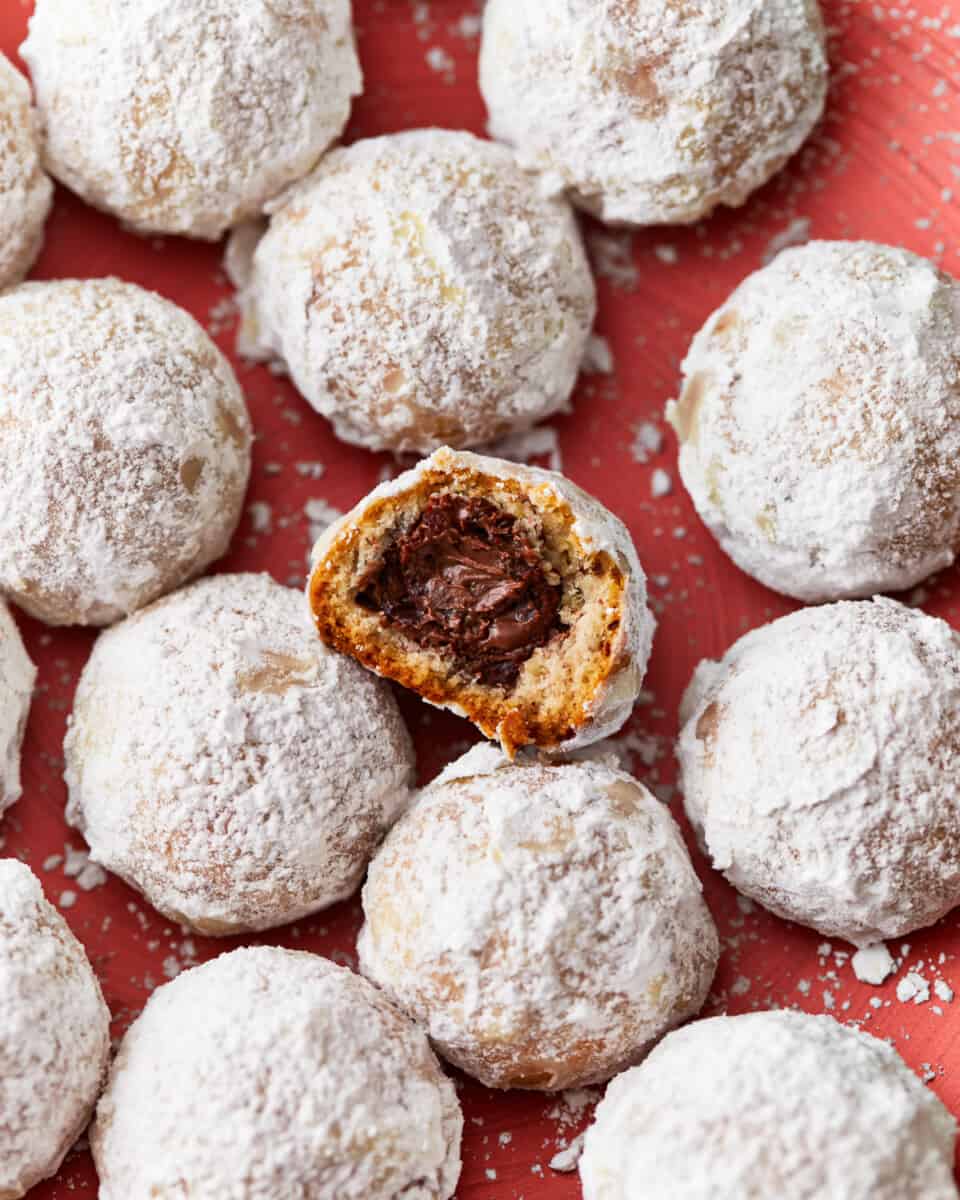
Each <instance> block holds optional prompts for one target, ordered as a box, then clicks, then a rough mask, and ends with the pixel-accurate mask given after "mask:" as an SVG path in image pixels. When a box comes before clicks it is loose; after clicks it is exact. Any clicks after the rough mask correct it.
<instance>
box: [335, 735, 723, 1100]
mask: <svg viewBox="0 0 960 1200" xmlns="http://www.w3.org/2000/svg"><path fill="white" fill-rule="evenodd" d="M363 909H364V914H365V916H366V923H365V924H364V926H363V929H362V931H361V933H360V939H359V942H358V946H357V948H358V952H359V956H360V968H361V970H362V971H363V973H364V974H365V975H366V976H367V977H368V978H369V979H371V980H372V981H373V982H374V983H375V984H377V985H378V986H379V987H381V988H382V989H383V990H384V992H385V993H386V994H387V996H388V997H389V998H390V999H391V1000H393V1002H394V1003H395V1004H396V1005H397V1006H398V1007H399V1008H401V1009H402V1010H403V1011H404V1012H406V1013H407V1014H408V1015H409V1016H410V1017H412V1018H413V1019H414V1020H415V1021H416V1022H417V1023H418V1024H419V1025H421V1026H422V1027H423V1028H424V1029H425V1030H426V1031H427V1033H428V1034H429V1035H430V1038H431V1039H432V1041H433V1044H434V1045H435V1046H436V1048H437V1049H438V1050H439V1052H440V1053H441V1054H442V1055H443V1056H444V1057H445V1058H447V1059H449V1060H450V1062H452V1063H454V1064H456V1066H458V1067H460V1068H462V1069H463V1070H464V1071H466V1072H467V1073H468V1074H470V1075H473V1076H475V1077H476V1078H477V1079H479V1080H480V1082H481V1083H484V1084H486V1085H487V1087H496V1088H510V1087H520V1088H536V1089H542V1090H545V1091H554V1090H556V1089H558V1088H568V1087H580V1086H582V1085H584V1084H590V1083H599V1082H601V1081H602V1080H604V1079H609V1077H610V1076H611V1075H613V1074H615V1073H616V1072H617V1071H622V1070H623V1069H624V1067H627V1066H630V1065H631V1064H632V1063H635V1062H638V1061H639V1060H640V1059H641V1058H642V1057H643V1055H644V1053H645V1052H646V1051H647V1050H648V1049H649V1047H650V1044H651V1042H652V1041H653V1040H654V1039H656V1038H658V1037H659V1036H660V1035H661V1034H662V1033H664V1032H665V1031H666V1030H667V1029H669V1028H671V1027H672V1026H674V1025H676V1024H678V1023H679V1022H680V1021H684V1020H686V1019H687V1018H688V1017H692V1016H693V1015H694V1014H695V1013H697V1012H698V1011H699V1010H700V1008H701V1006H702V1005H703V1002H704V1000H705V998H706V995H707V991H708V989H709V987H710V982H711V980H712V979H713V973H714V970H715V969H716V965H717V955H718V952H719V950H718V943H717V931H716V929H715V928H714V924H713V921H712V919H711V917H710V913H709V911H708V910H707V906H706V904H705V903H704V901H703V898H702V896H701V894H700V882H699V880H698V879H697V876H696V874H695V873H694V870H693V867H692V866H691V864H690V859H689V856H688V855H687V850H686V847H685V846H684V844H683V839H682V838H681V836H680V832H679V830H678V828H677V826H676V824H675V823H674V820H673V818H672V817H671V816H670V813H669V811H668V810H667V808H666V806H665V805H663V804H661V803H660V802H659V801H658V800H656V799H655V798H654V797H653V796H651V795H650V793H649V792H648V791H647V790H646V788H644V787H643V786H642V785H641V784H639V783H637V781H636V780H635V779H633V778H632V777H631V776H630V775H627V774H626V773H625V772H623V771H621V770H618V769H616V768H615V767H613V766H612V765H609V764H608V763H606V762H603V761H569V760H568V761H556V762H552V763H551V762H538V761H536V760H534V759H527V758H523V759H518V760H517V761H516V762H515V763H511V762H510V761H509V760H508V759H506V758H505V757H504V756H503V754H502V752H501V751H500V750H499V749H497V748H496V747H494V746H490V745H487V744H481V745H479V746H475V747H474V748H473V749H472V750H470V751H469V752H468V753H467V754H465V755H464V756H463V757H462V758H461V759H459V761H457V762H456V763H454V764H453V765H452V766H450V767H448V768H447V770H446V771H444V772H443V774H442V775H441V776H440V777H439V778H438V779H437V780H436V781H435V782H434V784H433V785H432V786H431V787H429V788H427V789H426V790H425V791H424V792H423V793H422V794H421V796H420V798H419V800H418V801H417V803H416V804H414V806H413V807H412V808H411V809H410V810H408V811H407V813H406V814H405V815H404V816H403V817H402V818H401V819H400V821H399V823H398V824H397V825H396V826H395V827H394V829H393V830H392V832H391V833H390V834H389V835H388V837H387V840H386V842H385V843H384V845H383V847H382V848H381V850H380V851H379V852H378V854H377V855H376V857H375V858H374V860H373V862H372V864H371V866H370V872H369V875H368V876H367V882H366V884H365V885H364V889H363Z"/></svg>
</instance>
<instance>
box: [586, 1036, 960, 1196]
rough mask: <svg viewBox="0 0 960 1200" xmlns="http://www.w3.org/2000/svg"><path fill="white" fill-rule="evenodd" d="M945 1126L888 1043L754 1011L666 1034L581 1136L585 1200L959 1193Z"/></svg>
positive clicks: (939, 1110)
mask: <svg viewBox="0 0 960 1200" xmlns="http://www.w3.org/2000/svg"><path fill="white" fill-rule="evenodd" d="M955 1136H956V1124H955V1122H954V1120H953V1117H951V1116H950V1114H949V1113H948V1112H947V1110H946V1109H945V1108H944V1106H943V1105H942V1104H941V1103H940V1101H939V1100H938V1099H937V1097H936V1096H935V1095H934V1094H933V1093H932V1092H930V1091H928V1090H927V1089H926V1088H925V1087H924V1086H923V1084H922V1083H921V1082H920V1080H919V1079H917V1077H916V1076H915V1075H914V1074H913V1072H912V1071H910V1069H909V1068H908V1067H907V1065H906V1064H905V1063H904V1062H903V1060H902V1059H901V1058H900V1056H899V1055H898V1054H897V1052H896V1051H895V1050H894V1049H893V1047H892V1046H889V1045H887V1043H886V1042H882V1041H880V1040H879V1039H878V1038H873V1037H869V1036H868V1035H867V1034H864V1033H859V1032H857V1031H855V1030H853V1029H849V1028H847V1027H846V1026H843V1025H840V1024H839V1023H838V1022H837V1021H835V1020H834V1019H833V1018H832V1017H826V1016H819V1017H814V1016H809V1015H808V1014H807V1013H799V1012H757V1013H748V1014H747V1015H745V1016H740V1017H713V1018H711V1019H710V1020H708V1021H696V1022H695V1023H694V1024H692V1025H687V1026H686V1027H685V1028H684V1029H678V1030H676V1031H675V1032H674V1033H671V1034H668V1035H667V1037H666V1038H664V1040H663V1041H662V1042H661V1043H660V1045H659V1046H657V1048H656V1049H655V1050H654V1051H653V1053H652V1054H651V1055H650V1056H649V1057H648V1058H647V1059H646V1061H645V1062H644V1063H643V1064H642V1065H641V1066H639V1067H634V1068H633V1070H631V1071H627V1072H626V1074H624V1075H621V1076H620V1077H619V1078H618V1079H615V1080H614V1081H613V1083H611V1085H610V1087H609V1088H608V1089H607V1094H606V1096H605V1097H604V1099H603V1100H602V1101H601V1102H600V1106H599V1107H598V1108H597V1113H596V1119H595V1121H594V1123H593V1125H591V1127H590V1129H589V1130H588V1131H587V1136H586V1139H585V1143H584V1151H583V1157H582V1158H581V1160H580V1176H581V1179H582V1182H583V1195H584V1200H635V1198H636V1197H638V1196H643V1198H644V1200H771V1198H772V1197H776V1198H777V1200H827V1198H828V1197H829V1198H830V1200H840V1198H841V1197H842V1200H904V1198H905V1197H920V1196H922V1197H923V1198H924V1200H956V1198H957V1195H958V1193H957V1188H956V1185H955V1184H954V1182H953V1143H954V1139H955Z"/></svg>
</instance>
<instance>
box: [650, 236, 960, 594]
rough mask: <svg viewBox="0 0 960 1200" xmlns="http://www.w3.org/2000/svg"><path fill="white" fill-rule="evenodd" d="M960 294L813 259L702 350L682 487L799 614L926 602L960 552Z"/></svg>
mask: <svg viewBox="0 0 960 1200" xmlns="http://www.w3.org/2000/svg"><path fill="white" fill-rule="evenodd" d="M958 343H960V285H958V284H957V282H956V281H955V280H953V279H951V278H950V277H949V276H948V275H945V274H944V273H943V272H942V271H940V270H938V269H937V268H936V267H935V266H934V265H933V263H930V262H927V261H926V260H925V259H922V258H918V257H917V256H916V255H915V254H910V253H908V252H907V251H906V250H898V249H894V248H893V247H890V246H877V245H873V244H871V243H870V242H810V243H809V244H808V245H806V246H802V247H799V248H797V249H793V250H784V251H783V252H782V253H781V254H779V255H778V256H777V257H776V258H775V259H774V261H773V262H772V263H771V264H770V265H769V266H768V267H765V268H764V269H763V270H761V271H757V272H756V273H755V274H753V275H750V276H748V278H747V279H745V280H744V282H743V283H742V284H741V285H740V286H739V287H738V288H737V289H736V291H735V292H734V293H733V295H732V296H731V297H730V298H729V300H727V302H726V303H725V304H724V305H723V306H722V307H721V308H719V309H718V310H717V312H715V313H714V314H713V316H712V317H711V318H710V319H709V321H707V323H706V325H705V326H704V327H703V329H702V330H701V331H700V332H699V333H698V334H697V336H696V337H695V338H694V340H693V343H692V344H691V346H690V350H689V353H688V354H687V357H686V360H685V361H684V364H683V375H684V383H683V390H682V392H681V395H680V399H679V400H678V401H677V402H676V404H671V405H670V406H669V408H668V411H667V416H668V418H669V420H670V421H671V423H672V424H673V426H674V428H675V429H676V431H677V437H678V439H679V441H680V474H681V476H682V478H683V482H684V483H685V484H686V487H687V490H688V491H689V492H690V495H691V497H692V499H693V502H694V504H695V505H696V507H697V511H698V512H699V513H700V516H701V517H702V518H703V521H704V523H705V524H706V525H707V526H708V528H709V529H710V531H711V533H713V535H714V537H715V538H716V539H717V541H718V542H719V543H720V545H721V546H722V547H723V549H724V550H725V551H726V552H727V554H729V555H730V557H731V558H732V559H733V560H734V562H735V563H736V564H737V565H738V566H739V567H741V568H742V569H743V570H744V571H746V572H747V574H749V575H752V576H753V577H754V578H755V579H759V580H760V582H761V583H765V584H767V586H768V587H772V588H775V589H776V590H777V591H778V592H785V593H786V594H787V595H788V596H795V597H796V598H797V599H798V600H805V601H808V602H816V601H821V600H839V599H853V598H856V597H861V596H871V595H873V594H874V593H876V592H886V591H898V590H900V589H903V588H909V587H912V586H913V585H914V584H916V583H918V582H919V581H920V580H921V579H924V578H925V577H926V576H927V575H929V574H930V573H931V572H933V571H938V570H940V569H941V568H942V567H946V566H948V565H949V564H950V563H951V562H953V559H954V556H955V554H956V548H957V544H958V540H960V365H958V364H960V359H958V357H957V345H958Z"/></svg>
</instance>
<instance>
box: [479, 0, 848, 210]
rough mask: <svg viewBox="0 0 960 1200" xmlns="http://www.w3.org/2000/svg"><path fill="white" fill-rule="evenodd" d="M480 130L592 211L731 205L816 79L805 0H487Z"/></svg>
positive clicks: (822, 79) (819, 107) (785, 148)
mask: <svg viewBox="0 0 960 1200" xmlns="http://www.w3.org/2000/svg"><path fill="white" fill-rule="evenodd" d="M480 87H481V90H482V92H483V96H484V99H485V100H486V103H487V109H488V111H489V114H490V131H491V133H492V134H493V136H494V137H496V138H500V139H502V140H503V141H506V142H510V143H511V144H512V145H513V146H515V147H516V149H517V153H518V155H519V158H520V161H521V162H522V163H523V165H524V166H526V167H528V168H530V169H531V170H537V171H543V172H546V173H547V176H548V179H549V180H550V181H552V182H554V183H555V185H556V186H557V187H560V188H567V189H569V191H570V193H571V195H572V197H573V199H574V201H575V202H576V203H577V204H579V205H581V206H582V207H584V208H586V209H588V210H589V211H590V212H592V213H594V214H595V215H596V216H598V217H600V219H601V220H604V221H609V222H612V223H616V224H625V223H626V224H636V225H662V224H683V223H688V222H692V221H697V220H699V219H700V218H701V217H704V216H706V215H707V214H708V213H710V212H711V210H712V209H714V208H715V207H716V206H717V205H718V204H727V205H734V206H736V205H740V204H743V202H744V201H745V200H746V198H747V196H748V195H749V194H750V193H751V192H752V191H754V190H755V189H756V188H758V187H759V186H760V185H761V184H763V183H765V182H766V181H767V180H768V179H769V178H770V176H771V175H773V174H774V173H775V172H776V171H778V170H779V169H780V167H782V166H783V164H784V163H785V162H786V160H787V159H788V158H789V157H790V156H791V155H792V154H793V153H794V152H795V151H796V150H797V149H799V147H800V146H801V144H802V143H803V142H804V141H805V139H806V138H807V136H808V135H809V133H810V131H811V130H812V129H813V126H814V125H815V124H816V122H817V120H818V119H819V117H820V114H821V113H822V111H823V105H824V100H825V97H826V91H827V59H826V52H825V47H824V32H823V25H822V21H821V17H820V12H819V9H818V7H817V4H816V0H778V3H776V4H770V3H768V2H767V0H708V2H707V3H704V4H699V5H690V4H678V3H676V2H675V0H653V2H650V0H645V2H644V3H642V4H640V3H637V0H605V2H604V3H597V2H596V0H524V3H523V4H517V3H515V0H489V2H488V4H487V6H486V8H485V10H484V21H483V42H482V46H481V53H480Z"/></svg>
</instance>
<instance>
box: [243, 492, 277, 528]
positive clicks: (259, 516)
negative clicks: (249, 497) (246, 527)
mask: <svg viewBox="0 0 960 1200" xmlns="http://www.w3.org/2000/svg"><path fill="white" fill-rule="evenodd" d="M247 514H248V515H249V517H250V527H251V529H252V530H253V532H254V533H270V532H271V531H272V529H273V509H272V508H271V506H270V505H269V504H267V503H266V502H265V501H263V500H255V501H254V502H253V504H250V505H248V506H247Z"/></svg>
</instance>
